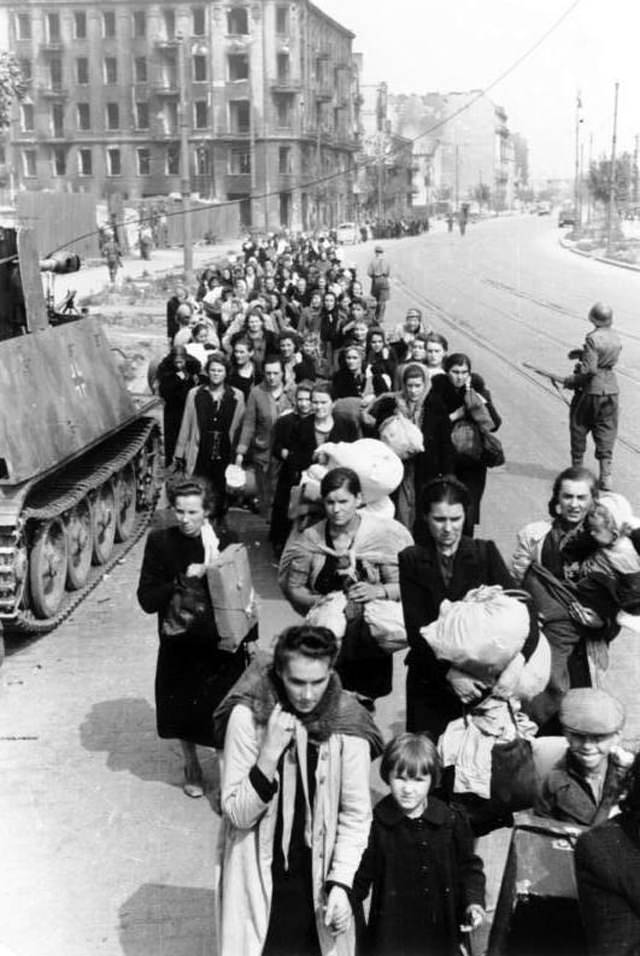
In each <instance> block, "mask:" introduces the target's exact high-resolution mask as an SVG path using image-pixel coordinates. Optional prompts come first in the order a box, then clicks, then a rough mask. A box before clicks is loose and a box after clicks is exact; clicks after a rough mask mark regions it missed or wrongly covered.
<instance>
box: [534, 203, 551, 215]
mask: <svg viewBox="0 0 640 956" xmlns="http://www.w3.org/2000/svg"><path fill="white" fill-rule="evenodd" d="M536 212H537V214H538V215H539V216H550V215H551V203H550V202H548V201H547V200H546V199H544V200H542V201H541V202H539V203H538V204H537V206H536Z"/></svg>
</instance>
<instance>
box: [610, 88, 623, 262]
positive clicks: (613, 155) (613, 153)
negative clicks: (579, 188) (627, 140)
mask: <svg viewBox="0 0 640 956" xmlns="http://www.w3.org/2000/svg"><path fill="white" fill-rule="evenodd" d="M619 86H620V84H619V83H616V88H615V94H614V99H613V134H612V136H611V169H610V170H609V205H608V206H607V255H608V256H609V255H611V252H612V247H611V231H612V228H613V203H614V201H615V191H616V137H617V134H618V88H619Z"/></svg>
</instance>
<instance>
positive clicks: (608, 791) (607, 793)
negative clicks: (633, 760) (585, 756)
mask: <svg viewBox="0 0 640 956" xmlns="http://www.w3.org/2000/svg"><path fill="white" fill-rule="evenodd" d="M625 777H626V771H625V770H624V768H623V767H621V766H620V765H619V764H618V763H617V762H616V761H615V759H614V758H613V757H611V756H610V757H609V760H608V764H607V774H606V777H605V780H604V785H603V787H602V796H601V798H600V802H599V803H596V801H595V797H594V795H593V790H592V789H591V787H590V786H589V784H588V783H587V781H586V780H585V778H584V776H583V775H582V774H581V773H580V772H579V769H578V767H577V765H576V763H575V761H574V759H573V757H572V756H571V753H570V752H567V754H566V756H565V757H563V759H562V761H561V763H560V764H559V765H558V766H557V767H555V768H554V769H553V770H552V771H551V773H550V774H549V775H548V777H547V778H546V780H544V781H543V785H542V794H541V796H540V800H539V803H538V806H537V807H536V812H537V813H540V814H541V815H542V816H544V817H552V818H553V819H554V820H561V821H563V822H564V823H578V824H580V825H581V826H587V827H590V826H593V825H594V824H596V823H604V821H605V820H606V819H607V818H608V816H609V812H610V810H611V809H612V808H613V807H614V806H616V804H617V803H618V800H619V799H620V797H621V795H622V793H623V790H624V781H625Z"/></svg>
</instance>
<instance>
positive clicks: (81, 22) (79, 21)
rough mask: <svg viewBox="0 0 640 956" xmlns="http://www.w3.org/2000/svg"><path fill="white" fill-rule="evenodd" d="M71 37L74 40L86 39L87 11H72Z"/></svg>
mask: <svg viewBox="0 0 640 956" xmlns="http://www.w3.org/2000/svg"><path fill="white" fill-rule="evenodd" d="M73 37H74V39H75V40H86V39H87V11H86V10H74V11H73Z"/></svg>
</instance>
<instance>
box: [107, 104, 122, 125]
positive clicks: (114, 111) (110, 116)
mask: <svg viewBox="0 0 640 956" xmlns="http://www.w3.org/2000/svg"><path fill="white" fill-rule="evenodd" d="M104 112H105V122H104V125H105V129H107V130H112V131H113V130H118V129H120V104H119V103H114V102H111V103H105V106H104Z"/></svg>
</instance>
